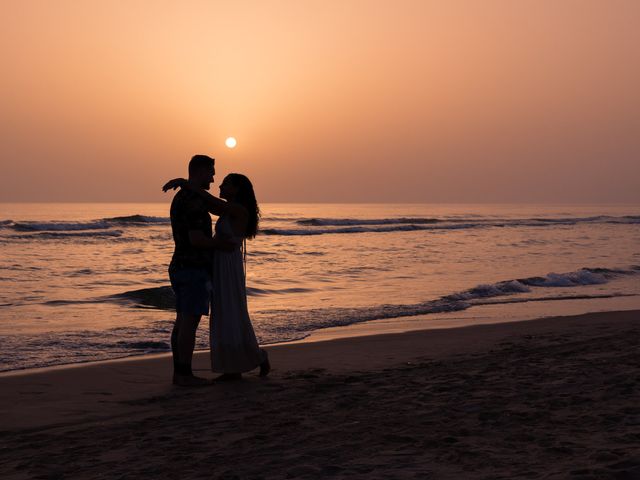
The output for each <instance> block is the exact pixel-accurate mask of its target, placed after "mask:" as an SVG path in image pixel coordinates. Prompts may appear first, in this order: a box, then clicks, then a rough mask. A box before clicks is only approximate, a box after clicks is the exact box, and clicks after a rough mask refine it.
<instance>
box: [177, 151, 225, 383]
mask: <svg viewBox="0 0 640 480" xmlns="http://www.w3.org/2000/svg"><path fill="white" fill-rule="evenodd" d="M214 175H215V160H214V159H213V158H211V157H208V156H206V155H194V156H193V157H192V158H191V161H190V162H189V183H190V184H191V185H192V186H194V187H196V188H203V189H205V190H209V188H210V186H211V183H213V177H214ZM171 230H172V232H173V240H174V242H175V250H174V252H173V257H172V259H171V263H170V265H169V278H170V280H171V287H172V288H173V291H174V292H175V296H176V322H175V324H174V326H173V331H172V332H171V352H172V354H173V383H174V384H175V385H180V386H187V387H191V386H201V385H207V384H209V383H210V382H209V381H208V380H206V379H204V378H200V377H196V376H194V375H193V371H192V369H191V361H192V357H193V350H194V348H195V341H196V330H197V329H198V324H199V323H200V318H201V317H202V315H208V313H209V300H210V297H211V261H212V250H213V249H215V248H223V249H224V248H225V247H228V245H226V242H224V241H222V240H218V239H214V238H213V232H212V226H211V217H210V215H209V212H208V210H207V207H206V204H205V201H204V199H203V198H202V197H201V196H200V195H198V194H197V193H195V192H194V191H192V190H190V189H187V188H183V189H181V190H179V191H178V193H176V195H175V196H174V197H173V201H172V202H171Z"/></svg>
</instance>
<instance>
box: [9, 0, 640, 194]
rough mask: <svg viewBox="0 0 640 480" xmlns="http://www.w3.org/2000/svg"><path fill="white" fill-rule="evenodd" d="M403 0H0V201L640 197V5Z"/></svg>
mask: <svg viewBox="0 0 640 480" xmlns="http://www.w3.org/2000/svg"><path fill="white" fill-rule="evenodd" d="M401 3H402V8H398V5H396V4H395V3H394V2H389V1H383V0H371V1H370V2H366V5H365V3H362V2H356V1H345V2H337V3H335V2H324V1H315V0H310V1H308V2H294V1H284V2H279V3H278V4H277V5H272V4H267V3H263V2H256V1H250V2H218V1H213V2H188V6H186V5H183V4H181V3H162V4H158V3H156V2H149V1H144V0H137V1H134V2H116V3H113V2H80V3H78V2H75V1H71V0H61V1H59V2H31V1H28V2H8V3H7V4H6V5H5V7H4V15H2V20H0V23H1V24H2V25H1V26H2V28H1V29H0V37H1V39H2V42H0V51H1V53H2V58H3V59H4V62H5V68H4V69H3V75H2V76H1V77H0V91H1V92H2V93H1V94H0V95H2V105H3V108H2V110H3V112H2V118H1V122H2V123H1V125H2V128H1V129H0V142H1V144H2V145H3V151H2V178H3V179H5V188H3V189H2V191H1V192H0V201H83V200H84V201H162V200H163V197H161V196H160V194H159V193H158V192H157V190H158V188H157V184H158V183H160V182H161V181H162V180H163V179H165V178H171V177H175V176H176V175H183V174H184V173H185V172H184V164H185V161H186V159H188V158H189V157H190V156H191V155H193V154H194V153H196V152H206V153H208V154H210V155H212V156H214V157H216V158H217V159H218V160H219V162H218V169H219V172H220V173H221V174H224V173H225V171H227V170H226V168H227V166H226V165H225V160H224V153H225V152H226V153H230V152H229V150H227V148H226V147H225V146H223V145H222V143H221V142H220V140H219V139H220V138H221V137H222V138H226V136H228V132H229V131H231V132H233V134H234V136H235V137H236V138H251V142H250V144H249V143H243V148H242V153H241V155H239V152H237V151H236V152H234V155H235V157H234V166H233V168H234V169H237V170H242V171H243V172H246V173H247V174H249V175H250V176H251V177H252V178H254V179H255V180H256V182H258V183H259V184H260V185H261V186H262V189H261V191H262V194H263V196H264V198H265V199H266V200H269V201H274V202H279V201H309V202H315V201H321V202H367V201H368V202H388V201H391V202H477V201H481V202H511V201H522V202H541V201H542V202H587V203H589V202H600V201H606V202H637V201H640V193H639V192H640V188H637V187H638V185H637V180H636V179H637V178H639V177H640V162H638V160H637V159H638V156H639V155H640V131H639V128H638V126H637V125H638V123H637V118H638V110H639V109H640V106H639V104H638V101H637V98H638V95H637V85H638V84H640V57H639V56H638V55H637V45H640V29H638V28H637V19H638V18H640V3H639V2H635V1H629V0H618V1H615V2H604V1H593V2H582V1H578V0H567V1H563V2H553V1H528V0H525V1H522V2H511V1H507V0H488V1H485V2H474V1H471V0H463V1H460V2H447V1H433V2H425V1H417V0H416V1H413V0H406V1H403V2H401ZM150 19H152V20H150ZM327 32H331V34H330V35H328V34H327ZM36 139H37V141H36ZM399 139H402V141H399ZM390 166H392V167H393V168H390ZM294 167H295V168H294ZM338 167H339V168H340V175H335V169H336V168H338ZM550 172H551V173H552V175H550ZM80 178H82V180H83V181H82V182H75V183H74V184H73V188H71V187H70V185H71V183H73V182H74V181H75V180H77V179H80ZM123 178H126V179H127V180H126V181H123V180H122V179H123ZM354 179H357V181H355V182H354ZM116 180H118V181H119V185H118V187H119V188H118V189H117V191H115V190H112V189H108V188H104V185H105V184H112V183H113V182H115V181H116ZM70 182H71V183H70Z"/></svg>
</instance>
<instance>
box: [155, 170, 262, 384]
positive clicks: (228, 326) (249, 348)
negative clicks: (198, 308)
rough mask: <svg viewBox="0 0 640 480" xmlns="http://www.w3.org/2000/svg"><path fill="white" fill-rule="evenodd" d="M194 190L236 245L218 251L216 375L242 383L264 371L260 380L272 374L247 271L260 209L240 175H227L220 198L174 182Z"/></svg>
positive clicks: (219, 231) (212, 322)
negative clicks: (255, 321)
mask: <svg viewBox="0 0 640 480" xmlns="http://www.w3.org/2000/svg"><path fill="white" fill-rule="evenodd" d="M177 187H182V188H189V189H191V190H192V191H194V192H196V193H198V194H199V195H200V196H202V197H203V198H204V199H205V201H206V203H207V206H208V209H209V211H210V212H211V213H213V214H214V215H217V216H218V217H219V218H218V221H217V222H216V225H215V236H216V237H219V238H222V239H224V240H226V241H227V242H230V243H231V244H234V248H233V250H231V251H223V250H214V254H213V272H212V274H213V275H212V283H213V294H212V301H211V316H210V319H209V326H210V336H209V339H210V345H211V369H212V370H213V371H214V372H218V373H222V375H221V376H219V377H218V378H217V379H216V380H218V381H222V380H236V379H239V378H241V377H242V373H244V372H248V371H250V370H253V369H254V368H256V367H260V376H266V375H267V374H268V373H269V370H270V369H271V366H270V364H269V358H268V356H267V352H266V351H265V350H263V349H261V348H259V346H258V341H257V340H256V336H255V333H254V331H253V326H252V325H251V319H250V317H249V310H248V307H247V290H246V283H245V270H244V259H243V252H244V244H245V241H246V240H247V239H252V238H254V237H255V236H256V234H257V232H258V222H259V218H260V209H259V207H258V202H257V200H256V196H255V193H254V191H253V185H252V184H251V181H250V180H249V179H248V178H247V177H245V176H244V175H241V174H239V173H231V174H229V175H227V176H226V177H225V179H224V181H223V182H222V184H221V185H220V198H217V197H215V196H213V195H211V194H210V193H209V192H207V191H206V190H204V189H201V188H195V187H193V186H192V185H190V184H189V182H188V181H187V180H185V179H183V178H177V179H174V180H171V181H169V182H168V183H167V184H166V185H165V190H166V189H169V188H177Z"/></svg>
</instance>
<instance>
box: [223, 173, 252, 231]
mask: <svg viewBox="0 0 640 480" xmlns="http://www.w3.org/2000/svg"><path fill="white" fill-rule="evenodd" d="M227 178H228V179H229V180H230V181H231V183H233V185H234V186H235V187H236V188H237V189H238V193H237V194H236V198H235V200H234V201H235V202H236V203H239V204H240V205H242V206H243V207H244V208H246V209H247V213H248V214H249V222H248V223H247V231H246V232H245V238H254V237H255V236H256V235H257V233H258V223H260V208H259V207H258V201H257V200H256V194H255V193H254V191H253V185H252V184H251V180H249V179H248V178H247V177H245V176H244V175H242V174H241V173H230V174H229V175H227Z"/></svg>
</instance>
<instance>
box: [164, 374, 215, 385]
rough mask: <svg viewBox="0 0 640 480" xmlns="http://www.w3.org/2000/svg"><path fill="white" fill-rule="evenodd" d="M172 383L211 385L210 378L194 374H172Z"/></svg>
mask: <svg viewBox="0 0 640 480" xmlns="http://www.w3.org/2000/svg"><path fill="white" fill-rule="evenodd" d="M173 384H174V385H177V386H179V387H204V386H205V385H211V380H207V379H206V378H201V377H196V376H194V375H175V374H174V375H173Z"/></svg>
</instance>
